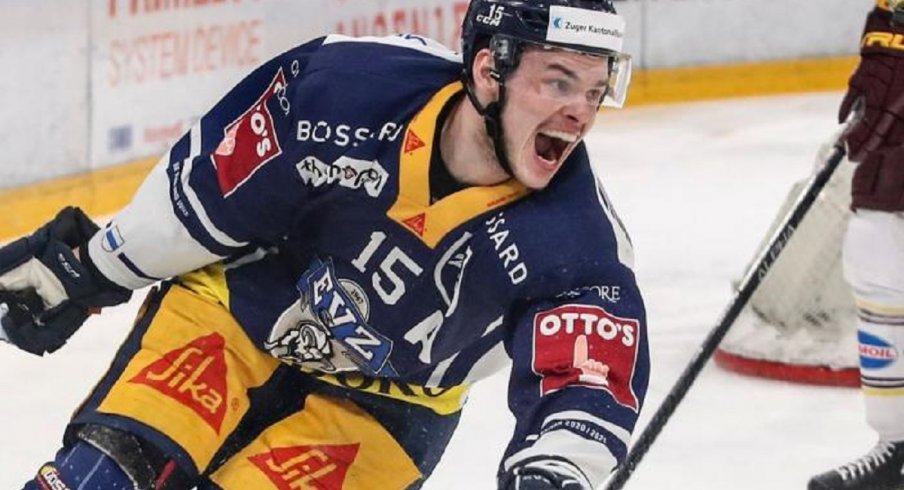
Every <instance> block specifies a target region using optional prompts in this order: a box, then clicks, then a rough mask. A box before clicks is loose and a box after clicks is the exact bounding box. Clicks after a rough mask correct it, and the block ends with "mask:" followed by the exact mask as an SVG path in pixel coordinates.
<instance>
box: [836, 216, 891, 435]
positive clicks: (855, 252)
mask: <svg viewBox="0 0 904 490" xmlns="http://www.w3.org/2000/svg"><path fill="white" fill-rule="evenodd" d="M844 274H845V278H846V279H847V281H848V283H849V284H850V285H851V288H852V290H853V292H854V299H855V301H856V305H857V317H858V320H857V322H858V325H857V327H858V332H857V340H858V344H859V351H860V352H859V354H860V375H861V385H862V387H863V394H864V399H865V402H866V418H867V423H868V424H869V425H870V426H871V427H872V428H873V429H875V430H876V431H877V432H878V433H879V437H880V438H881V439H882V440H886V441H904V359H902V358H901V356H902V349H904V213H888V212H883V211H871V210H865V209H860V210H857V211H856V212H854V213H853V215H852V216H851V220H850V223H849V224H848V230H847V235H846V237H845V242H844Z"/></svg>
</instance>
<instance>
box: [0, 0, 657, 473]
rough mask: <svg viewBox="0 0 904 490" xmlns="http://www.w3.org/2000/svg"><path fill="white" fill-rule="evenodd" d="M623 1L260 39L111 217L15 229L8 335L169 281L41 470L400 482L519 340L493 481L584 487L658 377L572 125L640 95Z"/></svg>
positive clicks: (54, 336) (76, 214)
mask: <svg viewBox="0 0 904 490" xmlns="http://www.w3.org/2000/svg"><path fill="white" fill-rule="evenodd" d="M623 32H624V21H623V20H622V18H621V17H619V16H618V15H617V14H616V13H615V10H614V9H613V7H612V5H611V4H610V3H609V1H608V0H551V1H550V0H543V1H540V0H528V1H523V0H518V1H516V0H473V1H472V2H471V5H470V8H469V10H468V12H467V14H466V18H465V21H464V26H463V43H462V47H463V49H462V51H463V63H462V60H461V58H459V57H457V56H456V55H454V54H453V53H451V52H449V51H447V50H445V49H443V48H442V47H440V46H439V45H437V44H435V43H433V42H432V41H429V40H427V39H423V38H420V37H417V36H399V37H388V38H363V39H355V38H348V37H343V36H328V37H326V38H322V39H317V40H314V41H312V42H309V43H307V44H304V45H302V46H299V47H297V48H295V49H292V50H290V51H288V52H286V53H285V54H283V55H281V56H279V57H277V58H275V59H273V60H271V61H269V62H267V63H266V64H264V65H263V66H261V67H260V68H259V69H257V70H256V71H254V72H253V73H251V74H250V75H249V76H248V77H247V78H246V79H244V80H243V81H242V82H241V83H240V84H239V85H238V86H236V87H235V88H234V89H233V90H232V91H231V92H229V93H228V94H227V95H226V96H225V97H224V98H223V99H222V100H221V101H220V102H219V103H217V104H216V105H215V106H214V107H213V109H211V110H210V112H208V113H207V114H206V115H205V116H204V117H203V118H202V119H201V120H200V122H199V123H198V124H197V125H196V126H195V127H194V128H192V129H191V131H190V132H189V133H188V134H186V135H184V136H183V137H182V138H181V139H180V140H179V141H177V142H176V143H175V144H174V145H173V147H172V148H171V149H170V151H169V152H168V153H167V154H166V155H165V156H164V158H163V159H162V160H161V162H160V164H159V165H158V166H157V167H156V168H155V169H154V170H153V171H152V173H151V174H150V176H149V177H148V178H147V180H146V181H145V183H144V184H143V185H142V187H141V188H140V189H139V191H138V193H137V194H136V196H135V197H134V199H133V200H132V202H131V203H130V204H129V205H128V207H127V208H125V209H124V210H123V211H122V212H120V213H119V214H118V215H117V216H116V217H115V218H114V219H113V220H112V221H111V222H110V223H108V224H106V226H104V227H103V228H102V229H100V230H98V229H97V227H96V226H94V225H93V223H91V221H90V220H89V219H88V218H86V217H85V216H84V215H83V214H82V213H81V212H80V211H78V210H77V209H71V208H70V209H67V210H65V211H63V212H62V213H60V214H59V215H58V216H57V217H56V218H55V219H54V220H53V221H51V222H50V223H48V224H47V225H46V226H45V227H43V228H42V229H41V230H39V231H38V232H36V233H35V234H34V235H32V236H31V237H29V238H27V239H23V240H21V241H19V242H15V243H13V244H11V245H9V246H7V247H5V248H3V249H0V289H3V290H4V292H3V293H2V294H0V296H2V298H3V299H4V302H5V303H6V305H7V313H6V318H5V319H4V321H3V325H4V328H5V332H6V334H5V335H6V337H7V338H8V340H9V341H10V342H12V343H13V344H15V345H17V346H19V347H21V348H23V349H26V350H28V351H30V352H34V353H38V354H42V353H45V352H51V351H53V350H55V349H57V348H59V347H60V346H62V345H63V344H64V343H65V341H66V339H67V338H68V337H69V336H70V335H71V334H72V333H73V332H74V331H75V330H76V329H77V328H78V327H79V325H80V324H81V323H82V322H83V321H84V319H85V318H86V317H87V316H88V314H89V312H90V311H93V310H96V309H97V308H100V307H104V306H109V305H113V304H117V303H121V302H123V301H125V300H126V299H127V298H128V297H129V291H130V290H133V289H137V288H140V287H143V286H147V285H150V284H154V283H156V282H158V281H161V280H163V283H162V285H161V286H160V287H159V289H157V290H156V291H155V292H153V293H152V294H151V295H150V296H149V297H148V299H147V300H146V302H145V305H144V307H143V308H142V310H141V313H140V315H139V318H138V320H137V323H136V325H135V327H134V330H133V331H132V332H131V334H130V336H129V337H128V339H127V340H126V341H125V343H124V344H123V345H122V347H121V348H120V350H119V352H118V353H117V355H116V358H115V360H114V362H113V364H112V366H111V368H110V370H109V372H108V373H107V374H106V375H105V376H104V377H103V379H101V380H100V382H99V383H98V384H97V386H96V388H95V389H94V391H93V393H91V394H90V396H89V398H88V399H87V401H86V402H85V403H84V404H83V405H82V406H81V407H79V409H78V410H77V412H76V414H75V415H74V417H73V419H72V422H71V424H70V425H69V427H68V429H67V431H66V434H65V438H64V443H63V447H62V449H61V450H60V451H59V453H58V454H57V456H56V458H55V460H54V461H52V462H50V463H47V464H46V465H44V466H43V467H41V468H40V469H39V470H38V472H37V476H36V478H35V480H34V481H31V482H29V483H27V484H26V487H25V488H26V489H28V490H33V489H39V488H73V489H74V488H79V489H94V488H105V489H108V488H135V489H141V490H144V489H187V488H194V487H197V488H221V489H250V488H254V489H265V488H277V489H283V488H319V489H339V488H345V489H360V490H364V489H406V488H419V487H420V486H421V484H422V483H423V481H424V480H425V479H426V478H427V477H428V476H429V475H430V473H431V472H432V471H433V469H434V466H435V465H436V464H437V462H438V461H439V459H440V457H441V455H442V453H443V451H444V449H445V447H446V444H447V443H448V441H449V438H450V436H451V434H452V431H453V430H454V428H455V426H456V424H457V421H458V418H459V413H460V410H461V408H462V406H463V404H464V402H465V399H466V397H467V393H468V388H469V386H470V385H471V384H472V383H473V382H474V381H476V380H478V379H480V378H483V377H486V376H487V375H489V374H490V373H492V372H494V371H496V370H497V369H499V367H500V366H501V365H503V364H504V362H506V360H507V359H508V358H510V359H511V361H512V373H511V380H510V390H509V396H508V402H509V407H510V409H511V411H512V413H513V414H514V415H515V417H516V420H517V425H516V428H515V431H514V434H513V436H512V438H511V443H510V444H509V446H508V448H507V450H506V451H505V454H504V455H503V457H502V462H501V464H500V466H499V477H498V488H502V489H511V490H514V489H519V490H557V489H558V490H565V489H568V490H589V489H591V488H594V487H595V486H597V485H598V484H600V483H601V482H602V481H603V480H604V479H605V478H606V476H607V475H608V474H609V473H610V471H611V470H612V469H613V468H614V467H615V466H616V465H617V464H618V462H619V461H620V460H622V459H623V458H624V456H625V453H626V449H627V445H628V441H629V438H630V434H631V431H632V429H633V427H634V424H635V422H636V420H637V416H638V412H639V411H640V409H641V407H642V405H643V400H644V395H645V392H646V387H647V381H648V376H649V359H648V340H647V334H646V325H645V314H644V306H643V302H642V299H641V295H640V292H639V291H638V288H637V286H636V284H635V277H634V274H633V272H632V260H633V257H632V248H631V244H630V242H629V240H628V236H627V234H626V232H625V231H624V229H623V228H622V225H621V223H620V221H619V220H618V218H617V217H616V215H615V213H614V211H613V210H612V208H611V207H610V204H609V201H608V198H607V197H606V194H605V193H604V192H603V189H602V187H601V184H600V182H599V180H598V179H597V177H596V176H595V174H594V169H593V168H592V167H591V165H590V163H589V159H588V154H587V151H586V148H585V146H584V144H583V143H582V138H583V137H584V136H585V135H586V134H587V132H588V131H589V130H590V128H591V126H592V125H593V123H594V120H595V119H596V117H597V113H598V110H599V108H600V106H601V105H603V104H609V105H616V106H619V105H621V103H622V102H623V101H624V97H625V91H626V89H627V85H628V79H629V76H630V59H629V57H627V56H626V55H624V54H622V52H621V48H622V37H623Z"/></svg>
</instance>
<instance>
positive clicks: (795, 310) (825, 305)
mask: <svg viewBox="0 0 904 490" xmlns="http://www.w3.org/2000/svg"><path fill="white" fill-rule="evenodd" d="M852 173H853V165H852V164H851V163H850V162H848V161H847V160H845V161H844V162H842V163H841V165H840V166H839V167H838V169H837V170H836V171H835V174H834V175H833V176H832V178H831V180H830V181H829V182H828V184H827V185H826V187H825V189H823V191H822V193H821V194H820V195H819V197H818V198H817V200H816V201H815V202H814V204H813V207H812V208H810V210H809V212H808V213H807V214H806V215H805V217H804V219H803V220H802V222H801V223H800V225H799V226H798V228H797V229H796V230H795V232H794V234H793V235H792V236H791V239H790V240H789V241H788V243H787V245H786V246H785V248H784V249H783V250H782V252H781V254H780V255H779V256H778V259H777V260H776V261H775V263H774V264H773V266H772V268H771V269H770V270H769V272H768V273H767V274H766V276H765V277H764V278H763V280H762V282H761V284H760V286H759V288H758V289H757V290H756V292H755V293H754V295H753V296H752V297H751V299H750V301H749V303H748V305H747V308H746V309H745V311H744V312H743V313H742V315H741V316H740V317H739V318H738V320H737V321H736V322H735V324H734V325H733V326H732V328H731V330H729V332H728V334H727V335H726V337H725V339H724V340H723V341H722V343H721V345H720V347H719V349H718V350H717V351H716V354H715V361H716V363H717V364H718V365H720V366H722V367H724V368H727V369H730V370H733V371H739V372H742V373H744V374H749V375H754V376H760V377H766V378H774V379H782V380H787V381H797V382H802V383H811V384H823V385H839V386H859V383H860V376H859V371H858V355H857V341H856V312H855V309H854V300H853V297H852V296H851V293H850V290H849V288H848V286H847V284H846V283H845V282H844V279H843V277H842V266H841V245H842V242H843V239H844V232H845V229H846V227H847V220H848V212H849V211H848V209H849V206H850V186H851V175H852ZM805 184H806V183H805V182H798V183H797V184H795V185H794V187H793V188H792V190H791V192H790V193H789V195H788V197H787V199H786V200H785V203H784V205H783V206H782V209H781V210H780V211H779V213H778V217H777V218H776V219H775V220H774V222H773V224H772V226H771V227H770V230H769V232H768V233H767V234H766V238H765V239H764V240H763V243H761V244H760V251H762V249H763V248H764V247H766V246H768V242H769V238H770V237H771V236H772V234H773V232H774V231H775V230H776V229H777V228H778V227H779V225H780V224H781V221H782V219H783V218H784V217H785V215H786V213H787V212H788V210H789V209H790V208H791V206H792V205H793V204H794V202H795V201H796V200H797V198H798V197H799V195H800V194H801V193H802V192H804V191H805V189H804V187H805ZM759 253H760V252H758V253H757V255H759ZM753 266H754V264H752V263H751V264H749V265H748V268H749V267H753Z"/></svg>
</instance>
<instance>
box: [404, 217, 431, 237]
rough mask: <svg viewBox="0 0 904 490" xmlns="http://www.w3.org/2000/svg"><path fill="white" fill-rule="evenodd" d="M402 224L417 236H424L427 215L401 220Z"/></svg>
mask: <svg viewBox="0 0 904 490" xmlns="http://www.w3.org/2000/svg"><path fill="white" fill-rule="evenodd" d="M402 223H405V225H406V226H407V227H408V228H411V229H412V230H413V231H414V232H415V233H417V234H418V236H424V230H425V229H426V228H427V215H426V214H424V213H421V214H418V215H415V216H412V217H410V218H408V219H405V220H402Z"/></svg>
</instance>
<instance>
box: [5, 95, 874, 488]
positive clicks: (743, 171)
mask: <svg viewBox="0 0 904 490" xmlns="http://www.w3.org/2000/svg"><path fill="white" fill-rule="evenodd" d="M840 98H841V96H840V94H838V93H828V94H812V95H802V96H784V97H768V98H753V99H744V100H735V101H719V102H706V103H696V104H686V105H670V106H658V107H645V108H638V109H626V110H623V111H620V112H607V113H605V114H603V115H602V116H601V119H600V121H599V123H598V124H597V127H596V129H595V130H594V132H593V133H592V134H591V135H590V136H589V138H588V141H589V145H590V150H591V152H592V154H593V155H594V158H595V160H596V162H598V164H599V166H600V168H601V169H602V174H603V175H604V178H605V183H606V186H607V189H608V191H609V194H610V197H611V198H612V199H613V201H614V203H615V206H616V209H617V211H618V212H619V213H620V214H621V217H622V219H623V220H624V221H625V222H626V224H627V226H628V229H629V231H630V233H631V236H632V238H633V241H634V244H635V248H636V262H637V275H638V278H639V281H640V284H641V287H642V289H643V291H644V293H645V297H646V301H647V305H648V310H649V327H650V337H651V343H652V356H653V375H652V381H651V386H650V390H649V394H648V397H647V404H646V407H645V410H644V413H643V416H642V417H641V422H640V425H641V426H642V425H644V424H645V423H646V421H647V418H648V417H650V416H651V415H652V413H653V411H654V410H655V408H656V406H658V404H659V403H660V402H661V400H662V398H663V397H664V396H665V394H666V393H667V392H668V390H669V389H670V388H671V386H672V384H673V383H674V381H675V379H676V378H677V376H678V375H679V373H680V372H681V371H682V370H683V369H684V366H685V363H686V362H687V361H688V360H689V359H690V357H691V356H692V355H693V354H694V353H695V352H696V350H697V348H698V346H699V345H700V343H701V341H702V340H703V338H704V336H705V335H706V333H707V332H708V331H709V329H710V328H711V327H712V326H713V325H715V323H716V322H717V320H718V318H719V317H720V315H721V314H722V311H723V310H724V309H725V307H726V306H727V302H728V300H729V299H730V297H731V294H732V292H731V282H732V281H733V280H736V279H738V276H739V275H740V274H741V272H742V270H743V268H744V266H745V264H747V262H748V261H749V260H750V258H751V256H752V255H753V253H754V252H755V249H756V247H757V245H758V244H759V242H760V240H761V239H762V237H763V235H764V233H765V231H766V229H767V227H768V226H769V223H770V222H771V220H772V219H773V217H774V215H775V213H776V212H777V210H778V208H779V206H780V205H781V203H782V200H783V199H784V196H785V194H786V192H787V191H788V188H789V187H790V186H791V185H792V183H793V182H794V181H796V180H798V179H800V178H802V177H804V176H806V175H807V174H808V173H809V172H810V170H811V168H812V165H813V159H814V156H815V154H816V152H817V150H818V148H819V146H820V145H821V144H822V143H823V142H824V140H825V139H827V138H828V137H829V136H830V135H831V133H832V132H833V129H834V128H835V124H834V117H835V110H836V106H837V104H838V101H839V100H840ZM563 238H565V239H575V238H579V237H563ZM140 297H141V295H140V294H139V295H136V300H133V302H132V303H131V304H129V305H127V306H124V307H120V308H117V309H114V310H110V311H107V312H105V313H104V315H103V316H102V317H96V318H94V319H92V320H90V323H89V324H88V325H86V326H85V327H84V328H83V329H82V331H80V332H79V333H78V335H76V337H75V338H74V339H73V340H72V341H71V342H70V344H69V345H67V346H66V348H65V349H64V350H62V351H61V352H59V353H58V354H56V355H53V356H51V357H48V358H46V359H38V358H35V357H33V356H30V355H28V354H24V353H21V352H18V351H16V350H15V349H13V348H12V347H10V346H5V345H0V393H2V397H0V434H3V437H2V442H0V488H3V489H14V488H19V486H20V485H21V482H22V481H24V480H25V479H26V478H29V477H30V475H31V474H33V472H34V471H35V470H36V469H37V467H38V465H40V464H41V463H42V462H44V461H46V460H48V459H50V458H51V457H52V455H53V451H54V450H55V449H56V448H57V446H58V444H59V440H60V436H61V432H62V429H63V427H64V426H65V423H66V420H67V418H68V416H69V415H70V413H71V411H72V410H73V409H74V408H75V407H76V405H77V404H78V403H80V402H81V400H82V398H83V397H84V396H85V394H86V393H87V392H88V390H89V389H90V388H91V386H92V384H93V382H94V381H95V380H96V379H97V378H98V376H99V375H100V374H101V373H102V372H103V371H104V370H105V368H106V367H107V364H108V363H109V360H110V358H111V356H112V353H113V352H114V350H115V348H116V346H117V344H118V342H119V341H121V339H122V338H123V336H124V335H125V332H126V331H127V329H128V328H129V325H130V323H131V317H132V316H133V315H134V313H135V311H136V310H137V308H138V302H139V301H140V300H139V299H137V298H140ZM505 392H506V380H505V377H504V376H503V375H497V376H495V377H494V378H491V379H489V380H487V381H485V382H484V383H482V384H479V385H478V386H476V387H475V389H474V391H473V394H472V397H471V402H470V403H469V405H468V406H467V407H466V409H465V412H464V416H463V419H462V423H461V427H460V429H459V431H458V433H457V434H456V435H455V436H454V438H453V440H452V443H451V445H450V448H449V450H448V452H447V455H446V457H445V458H444V460H443V461H442V462H441V463H440V466H439V468H438V469H437V470H436V473H435V474H434V477H433V479H432V480H431V481H430V482H429V483H428V484H427V485H426V486H425V488H426V489H427V490H440V489H455V490H460V489H477V490H480V489H492V488H494V475H495V471H496V464H497V461H498V459H499V456H500V455H501V453H502V451H503V449H504V447H505V444H506V442H507V437H508V433H509V432H510V430H511V428H512V423H513V422H512V419H511V416H510V415H509V413H508V410H507V408H506V405H505V400H504V397H505ZM873 439H874V436H873V434H872V433H871V432H870V430H869V429H868V428H867V427H866V425H865V422H864V420H863V409H862V402H861V398H860V395H859V393H858V392H857V391H856V390H851V389H844V388H816V387H803V386H798V385H792V384H787V383H781V382H773V381H764V380H757V379H750V378H745V377H742V376H740V375H737V374H734V373H729V372H725V371H722V370H720V369H718V368H715V367H713V366H708V367H707V368H706V369H705V370H704V371H703V373H702V374H701V376H700V378H699V380H698V381H697V384H696V385H695V386H694V387H693V388H692V389H691V391H690V393H689V395H688V397H687V398H686V399H685V401H684V403H683V404H682V405H681V406H680V407H679V408H678V411H677V412H676V413H675V415H674V416H673V417H672V419H671V422H670V423H669V424H668V425H667V426H666V428H665V430H664V431H663V433H662V434H661V436H660V437H659V440H658V441H657V442H656V444H655V445H654V446H653V448H652V449H651V451H650V452H649V453H648V455H647V457H646V458H645V460H644V461H643V463H642V464H641V465H640V467H639V468H638V470H637V472H636V473H635V475H634V477H633V478H632V479H631V481H630V482H629V483H628V484H627V485H626V488H627V489H636V490H641V489H649V490H665V489H676V490H677V489H682V490H688V489H704V490H708V489H712V490H728V489H730V490H767V489H768V490H773V489H804V488H805V485H806V481H807V479H808V478H809V476H810V475H812V474H813V473H816V472H819V471H822V470H824V469H826V468H828V467H829V466H832V465H835V464H836V463H841V462H844V461H845V460H847V459H848V458H850V457H853V456H855V455H859V454H860V453H862V452H865V451H866V450H867V449H868V448H869V447H870V446H871V444H872V442H873Z"/></svg>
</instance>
